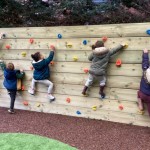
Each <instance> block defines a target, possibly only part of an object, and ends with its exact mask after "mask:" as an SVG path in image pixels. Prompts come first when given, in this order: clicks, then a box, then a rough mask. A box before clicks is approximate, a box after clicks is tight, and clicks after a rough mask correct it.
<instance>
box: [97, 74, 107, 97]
mask: <svg viewBox="0 0 150 150" xmlns="http://www.w3.org/2000/svg"><path fill="white" fill-rule="evenodd" d="M99 81H100V89H99V94H100V98H105V93H104V88H105V84H106V77H105V76H100V78H99Z"/></svg>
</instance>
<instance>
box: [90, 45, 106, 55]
mask: <svg viewBox="0 0 150 150" xmlns="http://www.w3.org/2000/svg"><path fill="white" fill-rule="evenodd" d="M108 52H109V49H108V48H106V47H98V48H95V49H94V50H93V54H94V55H96V56H104V55H105V54H107V53H108Z"/></svg>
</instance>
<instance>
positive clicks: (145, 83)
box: [138, 49, 150, 115]
mask: <svg viewBox="0 0 150 150" xmlns="http://www.w3.org/2000/svg"><path fill="white" fill-rule="evenodd" d="M142 69H143V75H142V78H141V83H140V90H139V91H138V107H139V110H140V111H141V112H142V111H143V110H144V105H143V103H146V104H147V108H148V112H149V115H150V64H149V56H148V50H147V49H144V50H143V56H142Z"/></svg>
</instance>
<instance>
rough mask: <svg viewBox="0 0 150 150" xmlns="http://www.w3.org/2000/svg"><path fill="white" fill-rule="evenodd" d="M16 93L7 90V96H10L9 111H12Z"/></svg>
mask: <svg viewBox="0 0 150 150" xmlns="http://www.w3.org/2000/svg"><path fill="white" fill-rule="evenodd" d="M16 92H17V91H15V90H8V94H9V95H10V111H11V112H13V111H14V104H15V99H16Z"/></svg>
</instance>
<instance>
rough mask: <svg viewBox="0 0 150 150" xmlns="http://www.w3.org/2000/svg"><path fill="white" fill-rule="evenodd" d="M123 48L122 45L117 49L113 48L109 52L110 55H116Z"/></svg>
mask: <svg viewBox="0 0 150 150" xmlns="http://www.w3.org/2000/svg"><path fill="white" fill-rule="evenodd" d="M122 48H123V46H122V45H121V44H120V45H118V46H117V47H115V48H112V49H111V50H110V51H109V55H110V56H112V55H114V54H116V53H117V52H118V51H119V50H121V49H122Z"/></svg>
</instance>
